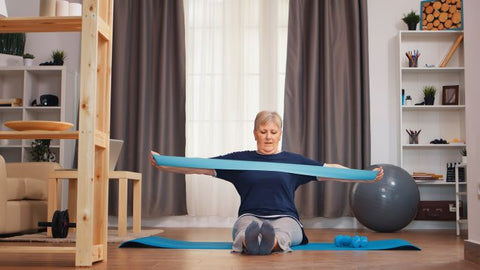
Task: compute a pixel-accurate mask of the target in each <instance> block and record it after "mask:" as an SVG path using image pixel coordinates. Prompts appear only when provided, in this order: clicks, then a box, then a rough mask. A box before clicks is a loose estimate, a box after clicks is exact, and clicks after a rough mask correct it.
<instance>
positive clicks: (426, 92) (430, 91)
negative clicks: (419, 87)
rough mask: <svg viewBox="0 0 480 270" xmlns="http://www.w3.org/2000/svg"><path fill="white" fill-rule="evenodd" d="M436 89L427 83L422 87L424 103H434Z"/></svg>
mask: <svg viewBox="0 0 480 270" xmlns="http://www.w3.org/2000/svg"><path fill="white" fill-rule="evenodd" d="M436 93H437V89H436V88H435V86H432V85H427V86H424V87H423V101H424V102H425V105H433V104H434V103H435V94H436Z"/></svg>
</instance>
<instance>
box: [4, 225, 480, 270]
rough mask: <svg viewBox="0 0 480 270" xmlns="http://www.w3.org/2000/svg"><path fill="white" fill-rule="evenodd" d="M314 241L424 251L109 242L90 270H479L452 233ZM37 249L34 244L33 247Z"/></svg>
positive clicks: (315, 237) (38, 257) (40, 265)
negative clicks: (403, 245) (241, 249)
mask: <svg viewBox="0 0 480 270" xmlns="http://www.w3.org/2000/svg"><path fill="white" fill-rule="evenodd" d="M164 230H165V231H164V233H161V234H160V235H161V236H164V237H170V238H175V239H179V240H189V241H231V235H230V230H229V229H224V228H221V229H214V228H164ZM306 231H307V234H308V236H309V238H310V241H312V242H332V241H333V239H334V238H335V236H336V235H337V234H346V235H355V234H358V235H362V236H367V237H368V238H369V240H380V239H392V238H401V239H404V240H407V241H410V242H411V243H412V244H414V245H416V246H418V247H420V248H422V251H353V252H352V251H294V252H291V253H282V254H273V255H269V256H247V255H240V254H233V253H231V252H230V251H228V250H163V249H146V248H118V244H109V249H108V260H107V261H104V262H99V263H95V264H94V265H93V267H92V269H129V270H134V269H209V270H214V269H269V270H272V269H288V270H296V269H342V270H346V269H368V270H371V269H401V270H414V269H447V270H455V269H462V270H469V269H472V270H473V269H480V265H476V264H473V263H471V262H468V261H465V260H463V241H464V237H457V236H456V235H455V232H454V231H452V230H438V231H427V230H421V231H402V232H397V233H392V234H389V233H374V232H370V231H353V230H334V229H307V230H306ZM14 244H15V243H5V242H2V243H0V246H6V245H14ZM32 245H34V244H32ZM72 268H74V256H73V255H69V256H65V255H55V256H54V255H51V254H31V255H25V254H23V255H20V254H0V269H72Z"/></svg>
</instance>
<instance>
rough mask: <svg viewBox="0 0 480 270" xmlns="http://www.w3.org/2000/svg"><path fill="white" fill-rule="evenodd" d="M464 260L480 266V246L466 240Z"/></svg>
mask: <svg viewBox="0 0 480 270" xmlns="http://www.w3.org/2000/svg"><path fill="white" fill-rule="evenodd" d="M463 250H464V255H463V256H464V258H465V260H467V261H471V262H473V263H476V264H479V265H480V244H479V243H476V242H472V241H468V240H465V244H464V248H463Z"/></svg>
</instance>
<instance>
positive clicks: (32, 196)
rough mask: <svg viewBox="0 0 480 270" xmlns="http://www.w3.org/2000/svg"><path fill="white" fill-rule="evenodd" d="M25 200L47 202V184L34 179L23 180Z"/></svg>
mask: <svg viewBox="0 0 480 270" xmlns="http://www.w3.org/2000/svg"><path fill="white" fill-rule="evenodd" d="M24 180H25V195H24V197H23V198H24V199H26V200H42V201H45V200H47V195H48V188H47V182H46V181H44V180H41V179H36V178H24Z"/></svg>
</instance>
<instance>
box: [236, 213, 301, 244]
mask: <svg viewBox="0 0 480 270" xmlns="http://www.w3.org/2000/svg"><path fill="white" fill-rule="evenodd" d="M265 220H268V221H269V222H270V224H272V226H273V228H274V229H275V237H276V238H277V242H278V246H279V247H280V248H281V249H282V250H283V251H285V252H287V251H291V249H290V247H291V246H296V245H299V244H300V243H302V239H303V234H302V228H301V227H300V224H298V222H297V221H296V220H295V219H293V218H290V217H281V218H274V219H271V218H258V217H255V216H249V215H246V216H241V217H239V218H238V219H237V221H236V222H235V224H234V225H233V231H232V236H233V244H232V250H233V251H234V252H242V251H243V239H244V238H245V229H246V228H247V226H248V225H249V224H250V223H252V221H256V222H257V223H258V224H259V225H260V226H262V223H263V221H265Z"/></svg>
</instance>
